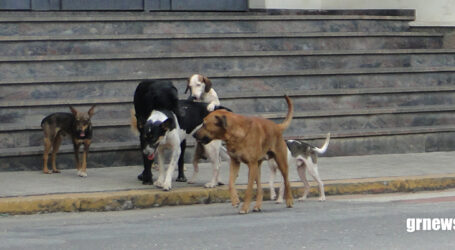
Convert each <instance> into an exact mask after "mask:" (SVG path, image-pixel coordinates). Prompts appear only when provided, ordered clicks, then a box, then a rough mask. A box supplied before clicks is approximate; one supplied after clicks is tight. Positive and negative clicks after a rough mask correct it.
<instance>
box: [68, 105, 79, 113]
mask: <svg viewBox="0 0 455 250" xmlns="http://www.w3.org/2000/svg"><path fill="white" fill-rule="evenodd" d="M69 108H70V110H71V113H73V115H74V116H76V115H77V110H76V109H75V108H74V107H73V106H71V105H69Z"/></svg>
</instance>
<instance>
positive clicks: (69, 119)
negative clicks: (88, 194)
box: [41, 105, 95, 177]
mask: <svg viewBox="0 0 455 250" xmlns="http://www.w3.org/2000/svg"><path fill="white" fill-rule="evenodd" d="M69 108H70V110H71V113H53V114H50V115H48V116H46V117H45V118H44V119H43V120H42V121H41V127H42V128H43V132H44V154H43V161H44V162H43V172H44V173H45V174H51V173H60V171H59V170H58V169H57V166H56V164H55V158H56V155H57V152H58V149H59V147H60V144H61V142H62V137H63V136H65V135H67V134H69V135H71V139H72V141H73V146H74V154H75V156H76V168H77V170H78V172H77V175H79V176H81V177H87V154H88V149H89V147H90V143H91V140H92V132H93V130H92V123H91V121H90V119H91V118H92V116H93V114H94V111H95V105H93V106H92V107H91V108H90V109H89V111H88V112H87V113H83V112H79V111H77V110H76V109H75V108H73V107H72V106H69ZM81 144H84V152H83V154H82V164H81V163H80V161H79V147H80V146H81ZM51 148H52V158H51V161H52V171H49V169H48V168H47V161H48V158H49V151H50V150H51Z"/></svg>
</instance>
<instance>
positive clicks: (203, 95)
mask: <svg viewBox="0 0 455 250" xmlns="http://www.w3.org/2000/svg"><path fill="white" fill-rule="evenodd" d="M188 90H190V92H191V93H190V97H191V98H192V99H193V100H194V101H198V102H206V103H208V104H209V106H207V110H208V111H209V112H212V111H213V110H215V107H216V106H219V105H220V100H219V98H218V95H217V94H216V92H215V90H214V89H213V88H212V82H211V81H210V80H209V78H207V77H206V76H203V75H200V74H194V75H192V76H191V77H190V78H189V79H188V85H187V86H186V90H185V94H186V93H187V92H188Z"/></svg>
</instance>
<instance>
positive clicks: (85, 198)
mask: <svg viewBox="0 0 455 250" xmlns="http://www.w3.org/2000/svg"><path fill="white" fill-rule="evenodd" d="M453 162H455V152H437V153H425V154H396V155H370V156H357V157H353V156H351V157H328V158H327V157H326V158H321V159H320V161H319V169H320V175H321V177H322V179H323V180H324V183H325V193H326V194H327V195H340V194H363V193H389V192H416V191H422V190H438V189H447V188H454V187H455V165H454V164H453ZM186 167H187V174H190V173H191V172H192V171H191V170H192V166H190V165H187V166H186ZM140 170H141V168H140V167H139V166H136V167H119V168H99V169H91V170H90V169H89V172H88V173H89V177H88V178H79V177H77V176H76V172H75V170H65V171H63V173H62V174H53V175H45V174H42V173H41V172H8V173H2V175H0V197H1V198H0V213H8V214H31V213H50V212H76V211H111V210H125V209H135V208H149V207H158V206H175V205H191V204H206V203H219V202H228V201H229V193H228V189H227V186H221V187H217V188H213V189H206V188H203V184H204V183H205V182H207V181H209V179H210V174H211V169H210V166H208V164H202V166H201V169H200V176H199V179H198V182H197V183H196V184H193V185H189V184H186V183H175V182H174V183H173V185H174V186H173V190H172V191H169V192H164V191H162V190H159V189H157V188H155V187H153V186H143V185H142V184H141V183H140V182H139V181H137V180H136V175H137V174H138V173H139V172H140ZM221 170H222V172H221V176H222V181H225V182H226V181H227V177H228V166H226V163H224V164H223V166H222V169H221ZM268 175H269V169H268V167H267V166H266V165H264V166H262V182H263V183H264V185H263V188H264V191H265V199H269V192H268V185H267V184H265V183H266V181H267V180H268ZM246 180H247V168H246V167H245V166H242V167H241V171H240V173H239V178H238V181H237V183H238V184H239V185H238V186H237V188H238V189H239V191H240V193H239V194H240V196H241V197H242V196H243V191H244V189H245V185H244V184H246ZM290 180H291V181H292V182H293V183H292V192H293V195H294V197H299V196H300V195H301V194H302V183H301V182H299V181H298V178H297V174H296V170H295V169H294V168H292V169H291V171H290ZM277 181H279V178H277ZM276 185H278V184H276ZM317 195H318V190H317V187H316V186H315V183H312V190H311V193H310V196H317Z"/></svg>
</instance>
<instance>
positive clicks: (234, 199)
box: [193, 96, 293, 214]
mask: <svg viewBox="0 0 455 250" xmlns="http://www.w3.org/2000/svg"><path fill="white" fill-rule="evenodd" d="M285 98H286V102H287V104H288V113H287V115H286V118H285V120H284V121H283V123H281V124H276V123H274V122H273V121H271V120H267V119H265V118H262V117H248V116H243V115H239V114H235V113H231V112H228V111H225V110H216V111H213V112H211V113H210V114H209V115H208V116H206V117H205V118H204V122H203V125H202V127H201V128H199V129H198V130H197V131H196V133H194V135H193V136H194V137H195V138H196V140H198V141H199V142H202V143H203V144H208V143H209V142H211V141H212V140H223V141H225V142H226V147H227V151H228V154H229V156H230V158H231V163H230V171H229V192H230V196H231V203H232V205H233V206H234V207H237V206H238V205H239V203H240V201H239V197H238V194H237V190H236V189H235V179H236V178H237V175H238V172H239V168H240V163H241V162H243V163H245V164H247V165H248V169H249V172H248V187H247V190H246V193H245V199H244V203H243V206H242V208H241V209H240V213H242V214H245V213H248V210H249V207H250V203H251V197H252V195H253V184H254V182H256V185H257V195H256V204H255V206H254V209H253V211H260V210H261V206H262V198H263V190H262V185H261V168H260V165H261V163H262V161H264V160H266V159H270V158H272V159H274V160H275V162H276V163H277V165H278V168H279V169H280V171H281V174H282V175H283V179H284V187H285V189H284V196H285V197H286V205H287V207H292V205H293V198H292V194H291V189H290V183H289V179H288V162H287V146H286V143H285V141H284V139H283V131H284V130H285V129H287V128H288V127H289V125H290V124H291V121H292V115H293V106H292V102H291V100H290V99H289V97H287V96H285Z"/></svg>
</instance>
